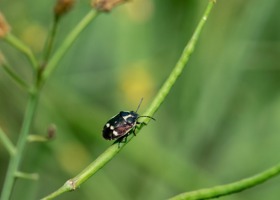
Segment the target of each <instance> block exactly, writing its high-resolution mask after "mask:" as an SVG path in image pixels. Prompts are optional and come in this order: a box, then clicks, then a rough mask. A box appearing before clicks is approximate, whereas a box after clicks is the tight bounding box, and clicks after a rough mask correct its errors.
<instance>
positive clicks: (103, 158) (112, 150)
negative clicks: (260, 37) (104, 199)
mask: <svg viewBox="0 0 280 200" xmlns="http://www.w3.org/2000/svg"><path fill="white" fill-rule="evenodd" d="M213 4H214V2H213V1H210V2H209V4H208V6H207V8H206V10H205V13H204V15H203V17H202V19H201V20H200V22H199V24H198V26H197V27H196V29H195V32H194V34H193V36H192V38H191V40H190V42H189V43H188V44H187V46H186V47H185V49H184V51H183V53H182V56H181V57H180V59H179V60H178V62H177V64H176V66H175V67H174V69H173V71H172V72H171V74H170V76H169V77H168V79H167V80H166V81H165V83H164V85H163V86H162V88H161V89H160V90H159V92H158V94H157V96H156V97H155V99H154V101H153V103H152V104H151V106H150V108H149V109H148V111H147V112H146V114H145V115H149V116H152V115H153V114H154V113H155V112H156V110H157V109H158V108H159V106H160V105H161V103H162V102H163V100H164V99H165V97H166V96H167V94H168V93H169V92H170V90H171V88H172V86H173V85H174V83H175V82H176V80H177V79H178V77H179V76H180V74H181V73H182V71H183V69H184V67H185V65H186V63H187V61H188V59H189V56H190V55H191V53H192V52H193V50H194V47H195V44H196V41H197V40H198V38H199V35H200V32H201V30H202V27H203V25H204V24H205V21H206V19H207V17H208V15H209V13H210V11H211V9H212V7H213ZM148 120H149V119H147V121H146V122H148ZM142 127H143V126H140V127H139V129H137V130H136V133H137V132H139V131H140V130H141V128H142ZM133 137H134V136H133V134H131V135H130V136H129V137H128V138H127V141H126V142H125V143H121V144H119V143H118V142H115V143H114V144H113V145H112V146H110V147H109V148H108V149H107V150H106V151H105V152H104V153H102V154H101V155H100V156H99V157H98V158H97V159H96V160H95V161H93V162H92V163H91V164H90V165H89V166H88V167H87V168H86V169H84V170H83V171H82V172H81V173H79V174H78V175H77V176H75V177H74V178H72V179H70V180H68V181H67V182H66V183H65V184H64V185H63V186H62V187H60V188H59V189H58V190H56V191H55V192H53V193H51V194H50V195H48V196H46V197H44V198H43V199H44V200H47V199H52V198H54V197H57V196H59V195H61V194H62V193H64V192H67V191H71V190H75V189H76V188H78V187H79V186H80V185H81V184H82V183H83V182H85V181H86V180H88V179H89V178H90V177H91V176H92V175H93V174H95V173H96V172H97V171H98V170H99V169H101V168H102V167H103V166H104V165H105V164H107V163H108V162H109V161H110V160H111V159H112V158H113V157H114V156H115V155H116V154H117V153H118V152H120V151H121V149H122V148H123V147H124V146H125V145H126V144H127V143H128V142H129V141H130V140H131V139H132V138H133Z"/></svg>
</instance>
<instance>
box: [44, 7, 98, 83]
mask: <svg viewBox="0 0 280 200" xmlns="http://www.w3.org/2000/svg"><path fill="white" fill-rule="evenodd" d="M97 13H98V12H97V11H96V10H90V11H89V13H88V14H87V15H86V16H85V17H84V18H83V19H82V20H81V21H80V23H79V24H78V25H77V26H76V27H75V28H74V29H73V30H72V32H71V33H70V34H69V35H68V36H67V37H66V38H65V40H64V41H63V43H62V44H61V46H60V47H59V49H57V51H56V52H55V54H54V55H53V57H52V58H51V59H50V61H49V63H48V64H47V66H46V69H45V71H44V72H43V76H42V80H41V83H44V82H45V81H46V79H47V78H48V77H49V76H50V74H51V73H52V72H53V71H54V70H55V68H56V67H57V64H58V62H59V61H60V60H61V59H62V57H63V56H64V54H65V53H66V51H67V50H68V49H69V48H70V47H71V45H72V44H73V43H74V41H75V40H76V39H77V38H78V36H79V35H80V33H81V32H82V31H83V30H84V29H85V28H86V27H87V26H88V25H89V23H90V22H91V21H92V20H93V19H95V17H96V16H97Z"/></svg>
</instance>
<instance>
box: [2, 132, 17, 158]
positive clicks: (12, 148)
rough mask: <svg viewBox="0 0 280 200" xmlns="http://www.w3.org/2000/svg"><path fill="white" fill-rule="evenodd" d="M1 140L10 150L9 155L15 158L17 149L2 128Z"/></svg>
mask: <svg viewBox="0 0 280 200" xmlns="http://www.w3.org/2000/svg"><path fill="white" fill-rule="evenodd" d="M0 140H1V141H2V143H3V145H4V146H5V148H6V149H7V150H8V152H9V154H10V155H11V156H13V155H14V154H15V153H16V148H15V146H14V145H13V143H12V142H11V140H10V139H9V138H8V137H7V135H6V134H5V133H4V131H3V130H2V129H1V128H0Z"/></svg>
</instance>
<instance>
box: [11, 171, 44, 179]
mask: <svg viewBox="0 0 280 200" xmlns="http://www.w3.org/2000/svg"><path fill="white" fill-rule="evenodd" d="M15 177H16V178H22V179H29V180H33V181H37V180H38V179H39V175H38V174H37V173H24V172H16V173H15Z"/></svg>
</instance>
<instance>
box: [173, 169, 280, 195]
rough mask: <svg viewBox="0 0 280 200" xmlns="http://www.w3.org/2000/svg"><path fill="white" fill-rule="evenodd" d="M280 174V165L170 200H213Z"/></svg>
mask: <svg viewBox="0 0 280 200" xmlns="http://www.w3.org/2000/svg"><path fill="white" fill-rule="evenodd" d="M279 174H280V164H278V165H276V166H274V167H272V168H270V169H268V170H266V171H263V172H262V173H259V174H256V175H255V176H252V177H250V178H246V179H243V180H240V181H237V182H233V183H230V184H226V185H220V186H215V187H212V188H206V189H201V190H196V191H192V192H186V193H182V194H179V195H177V196H175V197H172V198H170V199H169V200H198V199H212V198H217V197H221V196H225V195H229V194H233V193H237V192H241V191H243V190H246V189H249V188H251V187H254V186H256V185H259V184H261V183H263V182H265V181H267V180H269V179H271V178H273V177H275V176H277V175H279Z"/></svg>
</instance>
